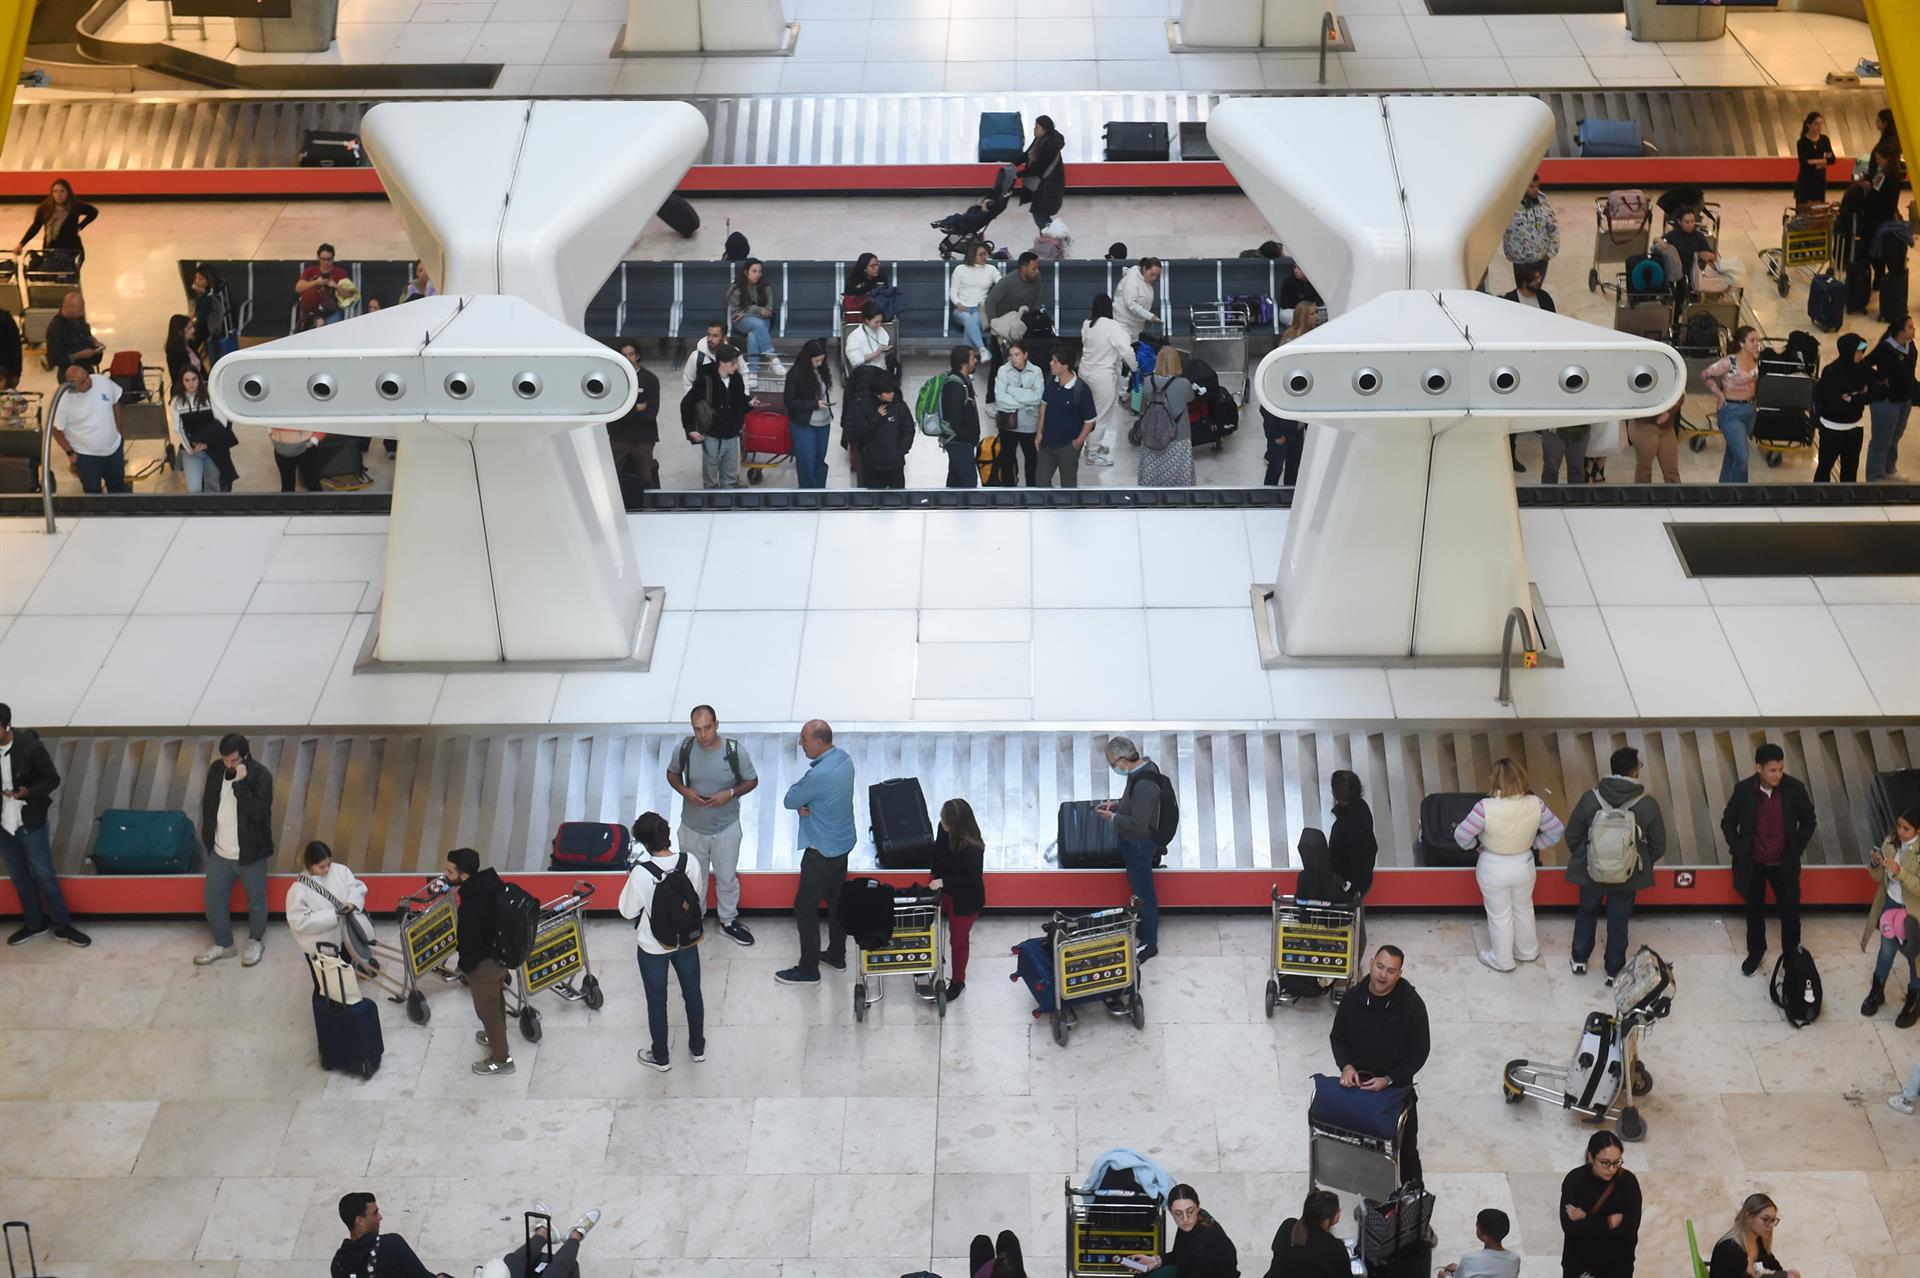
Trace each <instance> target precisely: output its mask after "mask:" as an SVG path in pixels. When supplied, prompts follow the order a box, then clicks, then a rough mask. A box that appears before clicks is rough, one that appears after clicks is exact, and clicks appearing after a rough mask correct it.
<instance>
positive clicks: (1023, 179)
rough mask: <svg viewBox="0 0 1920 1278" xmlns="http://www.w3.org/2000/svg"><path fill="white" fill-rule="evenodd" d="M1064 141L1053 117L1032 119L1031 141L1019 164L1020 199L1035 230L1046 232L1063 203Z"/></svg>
mask: <svg viewBox="0 0 1920 1278" xmlns="http://www.w3.org/2000/svg"><path fill="white" fill-rule="evenodd" d="M1066 142H1067V140H1066V139H1065V138H1064V137H1062V136H1061V135H1060V130H1058V129H1056V128H1055V127H1054V126H1053V117H1052V116H1050V115H1037V116H1035V117H1034V118H1033V141H1032V142H1030V143H1028V144H1027V155H1026V159H1024V160H1023V161H1021V163H1020V192H1019V198H1020V201H1021V203H1023V204H1025V205H1026V206H1027V212H1028V213H1029V214H1030V215H1032V217H1033V225H1034V227H1035V228H1036V229H1038V230H1042V231H1044V230H1046V229H1047V223H1048V222H1050V221H1052V220H1053V216H1054V214H1056V213H1058V212H1059V211H1060V206H1061V205H1062V204H1064V203H1066V199H1067V169H1066V165H1065V163H1064V162H1063V161H1062V158H1061V156H1062V153H1063V152H1064V151H1065V149H1066Z"/></svg>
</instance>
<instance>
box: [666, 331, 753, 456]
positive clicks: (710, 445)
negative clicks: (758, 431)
mask: <svg viewBox="0 0 1920 1278" xmlns="http://www.w3.org/2000/svg"><path fill="white" fill-rule="evenodd" d="M750 402H751V401H750V399H749V397H748V395H747V382H746V378H744V377H742V376H741V375H740V348H739V347H738V346H734V345H732V344H731V343H728V342H722V343H721V344H720V345H719V346H717V347H715V348H714V351H713V362H712V363H709V364H702V365H701V366H700V369H699V371H698V372H696V373H695V374H694V375H693V389H692V390H689V391H688V392H687V393H686V394H685V395H684V396H682V397H681V399H680V426H681V429H683V430H685V431H686V432H687V442H688V443H689V444H698V445H700V486H701V487H702V488H738V487H739V486H740V436H741V434H742V433H743V432H744V431H745V430H746V427H747V408H748V406H749V404H750Z"/></svg>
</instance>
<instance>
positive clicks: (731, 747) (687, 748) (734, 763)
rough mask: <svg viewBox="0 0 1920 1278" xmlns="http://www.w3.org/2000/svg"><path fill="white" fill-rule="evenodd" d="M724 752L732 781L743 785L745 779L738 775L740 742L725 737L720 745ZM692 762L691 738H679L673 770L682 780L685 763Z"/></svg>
mask: <svg viewBox="0 0 1920 1278" xmlns="http://www.w3.org/2000/svg"><path fill="white" fill-rule="evenodd" d="M720 748H721V749H722V750H724V751H725V752H726V760H727V766H728V767H729V768H732V769H733V783H734V785H736V786H740V785H745V784H746V781H747V779H746V778H745V777H743V776H741V775H740V743H739V742H738V741H735V740H734V739H733V738H732V737H728V738H726V740H725V742H724V743H723V744H722V746H721V747H720ZM692 762H693V738H692V737H682V738H680V748H679V749H677V750H675V751H674V752H673V770H674V771H675V772H678V773H679V774H680V780H681V781H682V782H684V781H686V779H687V765H688V764H690V763H692Z"/></svg>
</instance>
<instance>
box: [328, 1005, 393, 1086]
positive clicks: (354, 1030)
mask: <svg viewBox="0 0 1920 1278" xmlns="http://www.w3.org/2000/svg"><path fill="white" fill-rule="evenodd" d="M313 1032H314V1037H315V1038H316V1039H318V1040H319V1043H320V1068H322V1069H340V1070H345V1071H346V1072H347V1073H349V1074H358V1075H359V1076H360V1077H362V1078H372V1077H373V1076H374V1075H375V1074H376V1073H378V1072H379V1070H380V1058H381V1056H382V1055H384V1054H385V1052H386V1050H387V1044H386V1039H385V1038H383V1037H382V1036H381V1034H380V1006H379V1004H377V1003H375V1002H374V1001H373V1000H372V999H370V998H363V999H361V1000H360V1001H359V1002H358V1003H336V1002H334V1001H333V1000H332V999H330V998H326V997H325V996H323V995H321V994H318V993H316V994H315V995H314V996H313Z"/></svg>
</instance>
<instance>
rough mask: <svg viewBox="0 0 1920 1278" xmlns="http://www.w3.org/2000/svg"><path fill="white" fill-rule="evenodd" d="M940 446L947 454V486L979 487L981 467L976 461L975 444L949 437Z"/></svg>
mask: <svg viewBox="0 0 1920 1278" xmlns="http://www.w3.org/2000/svg"><path fill="white" fill-rule="evenodd" d="M940 447H941V448H943V449H945V450H946V454H947V487H949V488H978V487H979V486H980V467H979V465H978V464H976V463H975V461H974V451H973V450H974V448H975V445H973V444H969V443H968V442H967V441H966V440H964V439H948V440H943V441H941V444H940Z"/></svg>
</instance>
